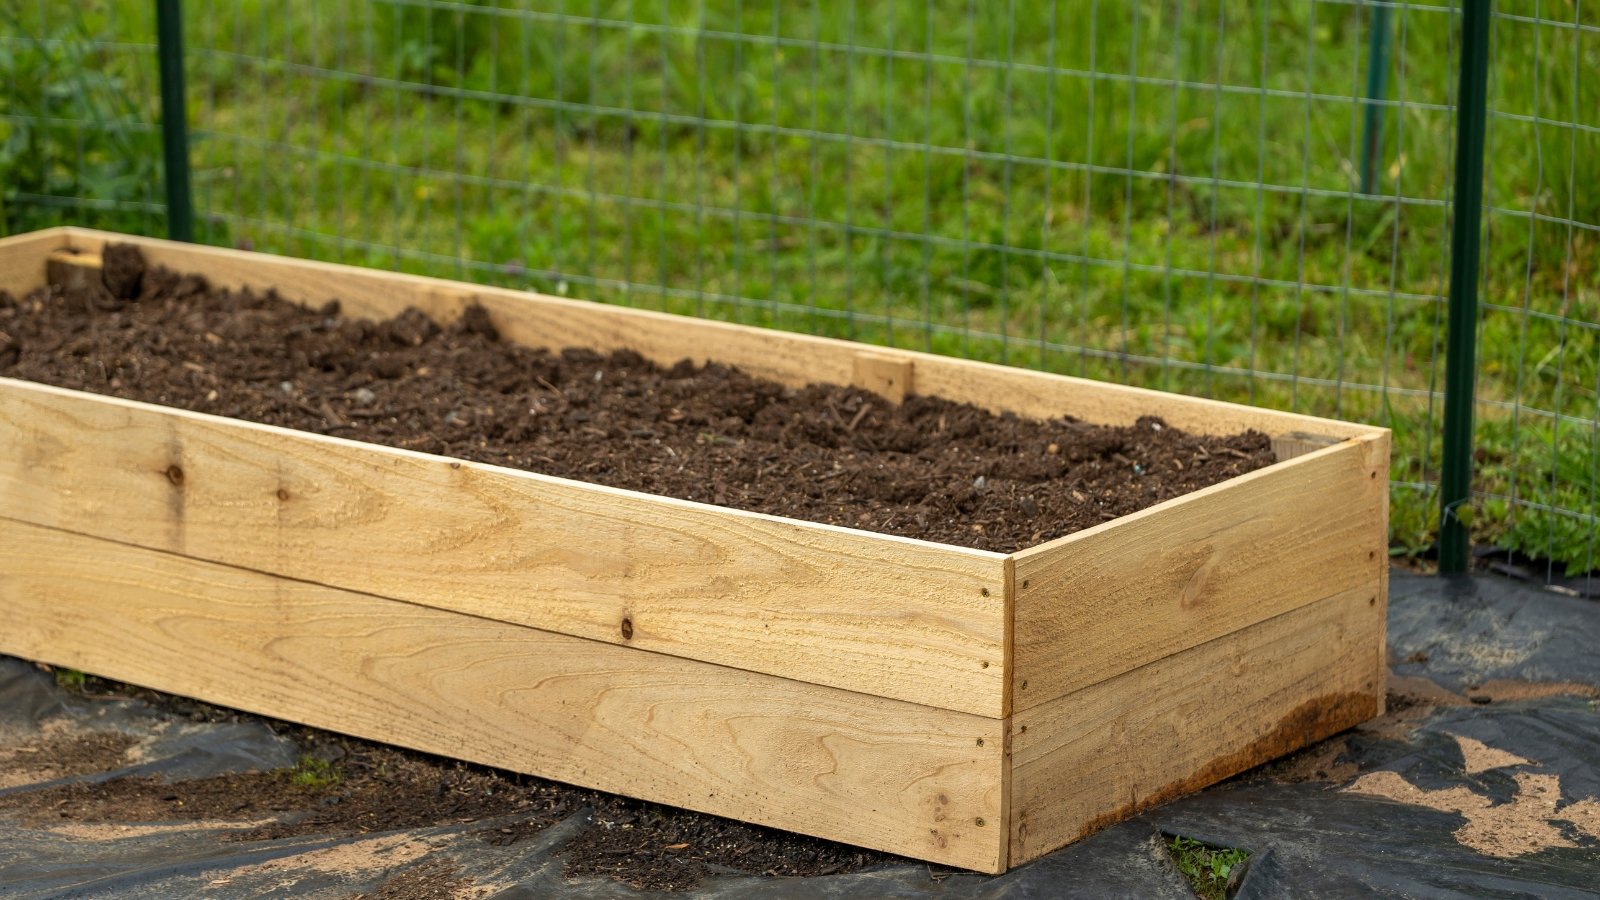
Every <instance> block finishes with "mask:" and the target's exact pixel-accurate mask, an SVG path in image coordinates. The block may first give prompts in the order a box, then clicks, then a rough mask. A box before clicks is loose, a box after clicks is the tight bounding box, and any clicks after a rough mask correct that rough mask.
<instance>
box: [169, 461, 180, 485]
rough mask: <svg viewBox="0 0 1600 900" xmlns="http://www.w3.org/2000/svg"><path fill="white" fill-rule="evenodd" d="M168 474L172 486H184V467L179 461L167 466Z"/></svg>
mask: <svg viewBox="0 0 1600 900" xmlns="http://www.w3.org/2000/svg"><path fill="white" fill-rule="evenodd" d="M166 476H167V480H168V481H170V482H172V486H173V487H183V467H182V466H180V465H178V464H177V463H173V464H172V465H170V466H167V471H166Z"/></svg>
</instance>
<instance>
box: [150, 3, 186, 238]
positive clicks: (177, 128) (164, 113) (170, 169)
mask: <svg viewBox="0 0 1600 900" xmlns="http://www.w3.org/2000/svg"><path fill="white" fill-rule="evenodd" d="M156 45H157V53H158V55H159V58H160V65H161V149H162V154H163V156H164V157H165V162H166V183H167V236H168V237H170V238H172V239H173V240H175V241H192V240H194V201H193V198H192V197H191V196H190V193H189V123H188V106H187V105H186V104H185V103H184V90H183V9H182V7H181V5H180V3H179V0H156Z"/></svg>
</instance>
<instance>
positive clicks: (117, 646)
mask: <svg viewBox="0 0 1600 900" xmlns="http://www.w3.org/2000/svg"><path fill="white" fill-rule="evenodd" d="M0 614H3V616H4V619H5V621H6V623H7V625H6V627H5V628H4V629H3V630H0V652H4V653H9V654H14V655H17V656H22V657H25V658H28V659H34V660H39V661H43V662H48V663H52V664H55V665H65V666H71V667H73V668H77V669H82V670H84V671H88V672H93V673H95V674H98V675H103V676H106V677H110V678H115V679H118V680H122V681H128V682H131V683H134V684H139V685H144V686H146V687H150V688H155V689H157V690H163V691H169V692H173V693H178V694H183V695H185V696H191V697H198V698H200V699H203V700H206V701H209V702H213V703H220V704H224V705H227V706H231V707H237V708H240V709H245V710H249V711H252V712H256V713H261V714H264V715H270V716H275V717H278V718H283V719H288V720H291V721H295V722H301V723H304V724H307V725H312V726H315V727H319V728H327V729H331V730H334V731H339V732H343V733H346V734H352V735H357V736H360V737H364V738H369V739H373V740H378V741H384V742H387V743H393V744H399V745H401V746H405V747H410V748H413V749H416V750H422V751H426V752H429V753H437V754H442V755H445V756H449V757H454V758H458V759H465V760H470V761H473V762H477V763H483V764H486V765H492V766H498V767H501V768H507V769H513V770H516V771H521V772H528V773H531V774H536V775H541V776H544V777H548V778H555V779H558V780H561V781H567V782H571V783H574V784H579V785H584V786H587V787H593V788H598V789H601V790H607V791H612V792H615V793H620V794H626V795H629V796H633V797H640V798H644V799H648V800H654V801H657V802H661V803H669V804H673V805H676V806H683V807H687V808H690V809H697V810H701V811H704V812H710V813H716V814H718V815H723V816H729V817H732V818H736V819H744V820H747V821H752V822H760V823H762V824H766V825H772V826H776V827H779V828H785V829H790V830H793V831H800V832H805V833H807V834H814V835H818V836H821V837H827V838H831V839H834V840H842V841H847V842H850V843H854V844H860V845H863V846H867V847H874V848H877V849H880V850H887V851H889V852H892V853H903V854H906V855H909V856H914V857H918V858H922V859H929V860H935V861H938V862H942V863H947V864H949V865H954V866H961V867H964V868H970V869H977V870H980V871H989V872H993V871H998V870H1000V869H1002V868H1004V866H1005V854H1004V851H1003V845H1004V841H1005V835H1006V829H1005V822H1004V819H1003V818H1002V815H1003V799H1002V791H1001V768H1002V767H1001V753H1002V745H1003V740H1002V736H1001V730H1002V723H1001V722H1000V721H998V720H994V719H986V718H982V717H979V716H972V715H966V714H962V713H954V712H949V711H945V710H936V709H930V708H927V707H920V706H915V705H913V704H909V703H902V702H898V701H893V700H883V699H879V698H875V697H867V696H863V695H860V694H854V693H850V692H847V691H840V690H835V689H831V688H823V687H817V686H814V685H810V684H803V683H800V682H795V681H790V680H787V679H781V678H774V677H771V676H766V675H758V674H754V673H750V672H741V671H738V670H734V669H728V668H724V667H721V666H714V665H710V664H707V663H699V662H694V661H690V660H684V659H679V658H676V657H671V656H663V655H661V654H655V653H647V652H644V651H639V650H634V649H630V648H625V647H614V646H611V645H609V644H604V643H599V642H595V641H587V640H582V639H578V638H572V637H567V636H565V635H557V634H551V633H549V632H542V631H538V630H535V629H531V628H523V627H520V626H516V625H508V624H505V623H501V622H492V621H488V620H485V619H479V618H475V617H472V616H466V615H461V614H459V613H451V612H443V611H440V610H436V609H429V608H425V607H419V606H415V605H412V604H406V603H401V602H397V601H393V600H385V599H381V598H376V597H370V596H366V595H362V594H356V593H351V592H346V591H340V590H335V589H332V588H327V587H322V586H318V585H312V584H306V583H303V582H294V581H289V580H286V579H282V578H276V577H273V576H269V575H264V574H261V573H256V572H249V571H244V570H240V569H233V568H229V567H226V566H219V565H215V564H212V563H204V562H199V561H197V560H192V559H188V558H185V557H181V556H174V555H170V554H164V553H159V552H156V551H151V550H145V549H141V548H136V547H130V546H127V545H122V544H115V543H111V542H107V541H101V540H97V539H93V538H87V537H83V536H80V535H73V534H70V533H67V532H61V531H56V530H53V529H45V528H38V527H35V526H30V525H23V524H19V523H15V522H10V521H3V520H0ZM980 819H981V820H983V823H984V824H983V825H981V826H980V825H978V824H977V823H978V821H979V820H980Z"/></svg>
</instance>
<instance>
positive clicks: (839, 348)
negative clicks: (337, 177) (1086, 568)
mask: <svg viewBox="0 0 1600 900" xmlns="http://www.w3.org/2000/svg"><path fill="white" fill-rule="evenodd" d="M68 233H69V235H70V238H71V244H72V246H73V247H74V248H78V249H83V250H87V251H91V252H96V253H98V252H99V251H100V249H101V248H102V247H103V246H104V245H105V244H106V243H107V242H108V241H125V242H128V243H133V244H137V245H139V246H140V247H141V248H143V249H144V252H145V256H146V258H147V259H149V260H150V261H151V262H153V263H158V264H161V265H165V266H168V267H171V268H173V269H178V270H182V271H187V272H197V273H201V274H204V275H205V276H206V277H207V278H209V279H210V280H211V281H212V283H214V284H217V285H220V286H225V287H233V288H238V287H250V288H253V289H255V290H266V289H268V288H275V289H277V290H278V292H279V293H280V294H281V295H282V296H284V297H286V298H288V299H290V300H295V301H298V302H302V303H307V304H321V303H324V302H326V301H327V300H329V299H333V298H337V299H338V300H339V301H340V302H341V304H342V307H343V309H344V311H345V312H346V313H348V314H350V315H355V316H363V317H373V318H382V317H388V316H392V315H395V314H396V313H398V312H400V311H401V310H403V309H404V308H405V307H407V306H416V307H418V308H420V309H422V310H423V311H424V312H426V313H428V314H429V315H431V316H433V317H434V318H436V319H438V320H440V321H449V320H451V319H453V318H454V317H455V316H457V315H459V314H460V311H461V310H462V309H463V308H464V307H465V306H466V305H467V304H468V303H470V302H473V301H474V300H476V301H477V302H480V303H482V304H483V306H484V307H485V309H487V310H488V312H489V314H490V317H491V318H492V319H493V321H494V323H495V325H496V327H497V328H499V330H500V332H501V334H503V335H505V336H506V337H507V338H509V339H511V340H514V341H516V342H518V343H522V344H526V345H529V346H535V347H558V348H559V347H587V348H590V349H594V350H599V351H609V350H617V349H628V350H633V351H635V352H637V353H639V354H640V355H641V356H644V357H646V358H648V359H651V360H654V361H656V362H659V363H663V364H671V363H674V362H677V361H678V360H680V359H685V358H687V359H692V360H694V361H695V362H705V361H707V360H716V361H718V362H722V363H725V364H728V365H732V366H738V367H739V368H741V369H743V370H745V371H746V372H748V373H750V374H752V375H755V376H758V377H761V378H770V379H772V380H775V381H779V382H782V383H784V384H790V385H801V384H806V383H810V382H827V383H831V384H850V383H851V382H852V379H853V377H854V375H855V366H856V362H855V360H856V357H857V356H858V355H859V354H860V353H861V352H862V351H863V350H864V349H865V348H864V346H863V345H861V344H858V343H854V342H851V341H842V340H835V339H831V338H819V337H812V336H810V335H802V334H792V333H785V332H780V331H772V330H767V329H762V328H752V327H750V326H746V325H734V324H730V323H726V322H712V321H706V320H702V319H694V318H689V317H685V316H675V315H668V314H666V313H657V312H650V311H646V310H637V309H625V308H620V307H613V306H605V305H601V304H596V303H587V302H583V301H577V300H564V299H560V298H556V297H548V296H543V295H539V294H533V293H526V292H522V291H514V290H508V289H504V288H494V287H486V286H479V285H471V284H463V283H460V282H452V281H445V280H442V279H436V278H423V277H420V276H415V275H403V274H396V273H390V272H380V271H377V270H373V269H362V268H356V267H353V266H340V265H333V264H330V263H320V262H310V261H306V260H297V259H289V258H286V257H280V256H272V255H270V254H265V253H248V252H243V251H238V250H226V249H221V248H216V247H201V246H197V245H194V244H178V243H173V242H170V241H162V240H157V239H154V238H134V237H125V236H122V235H116V234H113V233H110V232H102V231H91V230H87V229H79V228H74V229H69V230H68ZM872 352H873V353H874V354H876V355H879V356H881V357H882V358H883V359H885V360H891V361H904V362H906V363H910V364H911V365H912V366H913V367H914V369H915V373H916V384H915V390H916V391H917V392H918V393H921V394H926V395H931V396H938V397H944V398H946V399H950V400H956V401H959V402H964V403H972V404H975V405H977V406H981V407H984V408H985V409H990V410H994V411H997V412H1013V413H1017V414H1018V415H1024V416H1032V417H1036V418H1049V417H1052V416H1063V415H1070V416H1076V417H1077V418H1080V419H1083V420H1085V421H1089V422H1098V423H1104V424H1111V425H1125V424H1131V423H1132V422H1133V421H1134V420H1136V419H1137V418H1138V417H1139V416H1143V415H1158V416H1161V417H1162V418H1164V419H1165V420H1166V421H1167V422H1168V423H1169V424H1171V425H1174V426H1176V427H1179V428H1184V429H1189V430H1193V431H1196V432H1199V433H1203V434H1227V433H1236V432H1239V431H1244V430H1247V429H1255V430H1258V431H1262V432H1264V433H1266V434H1268V435H1280V434H1288V433H1290V432H1295V431H1299V432H1303V433H1307V434H1314V435H1324V436H1331V437H1335V438H1338V439H1344V438H1348V437H1357V436H1361V435H1369V434H1372V433H1373V432H1374V431H1375V429H1373V428H1371V427H1369V426H1365V425H1355V424H1351V423H1347V422H1336V421H1332V420H1328V419H1319V418H1316V417H1314V416H1305V415H1299V414H1296V413H1284V412H1277V411H1273V410H1266V409H1256V408H1254V407H1249V406H1241V405H1238V404H1234V403H1224V402H1221V401H1216V400H1205V399H1200V398H1196V397H1185V396H1182V395H1179V394H1171V393H1166V392H1163V391H1155V390H1148V389H1145V388H1134V387H1124V386H1121V385H1113V384H1105V383H1102V382H1097V381H1090V380H1086V379H1081V378H1071V377H1068V376H1063V375H1055V374H1049V373H1043V372H1034V371H1029V370H1026V369H1018V368H1013V367H1010V366H999V365H993V364H990V363H981V362H973V361H970V360H961V359H952V358H949V357H944V356H936V355H933V354H928V353H917V352H913V351H906V350H895V349H889V348H874V349H873V350H872Z"/></svg>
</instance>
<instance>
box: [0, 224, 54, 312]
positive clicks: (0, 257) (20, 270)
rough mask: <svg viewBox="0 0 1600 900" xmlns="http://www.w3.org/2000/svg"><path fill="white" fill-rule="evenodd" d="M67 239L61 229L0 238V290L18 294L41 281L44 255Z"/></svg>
mask: <svg viewBox="0 0 1600 900" xmlns="http://www.w3.org/2000/svg"><path fill="white" fill-rule="evenodd" d="M68 240H69V237H68V230H67V229H65V228H51V229H49V230H46V231H35V232H30V233H28V234H16V235H12V236H11V237H6V238H0V291H6V292H8V293H10V294H11V295H12V296H14V297H21V296H23V295H24V294H26V293H28V292H29V291H31V290H33V289H34V288H36V287H38V286H39V285H41V284H43V283H44V260H45V258H46V257H48V256H49V255H50V254H51V253H52V252H53V251H55V250H57V249H60V248H62V247H66V246H67V242H68Z"/></svg>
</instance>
